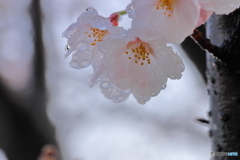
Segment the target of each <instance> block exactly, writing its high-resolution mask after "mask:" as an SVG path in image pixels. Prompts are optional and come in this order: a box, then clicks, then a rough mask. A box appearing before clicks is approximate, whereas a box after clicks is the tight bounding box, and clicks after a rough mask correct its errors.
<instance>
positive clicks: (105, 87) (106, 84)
mask: <svg viewBox="0 0 240 160" xmlns="http://www.w3.org/2000/svg"><path fill="white" fill-rule="evenodd" d="M102 87H103V88H104V89H108V88H109V87H110V83H109V82H103V83H102Z"/></svg>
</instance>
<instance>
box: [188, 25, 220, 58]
mask: <svg viewBox="0 0 240 160" xmlns="http://www.w3.org/2000/svg"><path fill="white" fill-rule="evenodd" d="M191 37H192V39H193V40H194V41H195V42H196V43H197V44H198V45H199V46H200V47H201V48H202V49H203V50H205V51H207V52H209V53H211V54H212V55H213V56H215V57H216V58H219V56H218V55H219V52H220V48H219V47H217V46H215V45H213V44H212V43H211V41H210V40H209V39H207V38H206V37H205V36H204V35H203V34H202V32H200V31H199V30H197V29H195V30H194V31H193V34H192V35H191Z"/></svg>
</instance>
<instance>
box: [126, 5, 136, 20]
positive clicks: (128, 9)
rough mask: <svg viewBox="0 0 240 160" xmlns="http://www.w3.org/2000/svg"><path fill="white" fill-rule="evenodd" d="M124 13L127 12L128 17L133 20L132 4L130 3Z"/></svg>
mask: <svg viewBox="0 0 240 160" xmlns="http://www.w3.org/2000/svg"><path fill="white" fill-rule="evenodd" d="M126 11H127V13H128V17H130V18H134V17H133V13H134V8H133V4H132V3H130V4H129V5H128V6H127V9H126Z"/></svg>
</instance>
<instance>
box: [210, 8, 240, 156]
mask: <svg viewBox="0 0 240 160" xmlns="http://www.w3.org/2000/svg"><path fill="white" fill-rule="evenodd" d="M239 21H240V10H239V9H238V10H236V11H235V12H233V13H231V14H229V15H227V16H226V15H225V16H216V15H213V16H212V17H211V18H210V20H209V21H208V23H207V25H206V31H207V37H208V38H209V39H210V40H211V42H212V44H214V45H216V46H218V47H219V48H220V51H219V53H218V58H219V59H220V60H221V61H220V60H218V59H216V58H214V57H213V56H212V55H210V54H207V78H208V93H209V95H210V111H209V117H210V126H211V129H210V131H209V135H210V137H211V138H212V151H215V152H238V153H239V154H240V74H239V73H240V26H239V25H240V24H239ZM212 159H213V160H228V159H231V160H232V159H240V155H239V156H238V157H228V156H223V157H221V156H215V157H213V158H212Z"/></svg>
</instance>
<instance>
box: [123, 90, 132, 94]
mask: <svg viewBox="0 0 240 160" xmlns="http://www.w3.org/2000/svg"><path fill="white" fill-rule="evenodd" d="M123 93H125V94H130V93H131V90H130V89H127V90H123Z"/></svg>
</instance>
